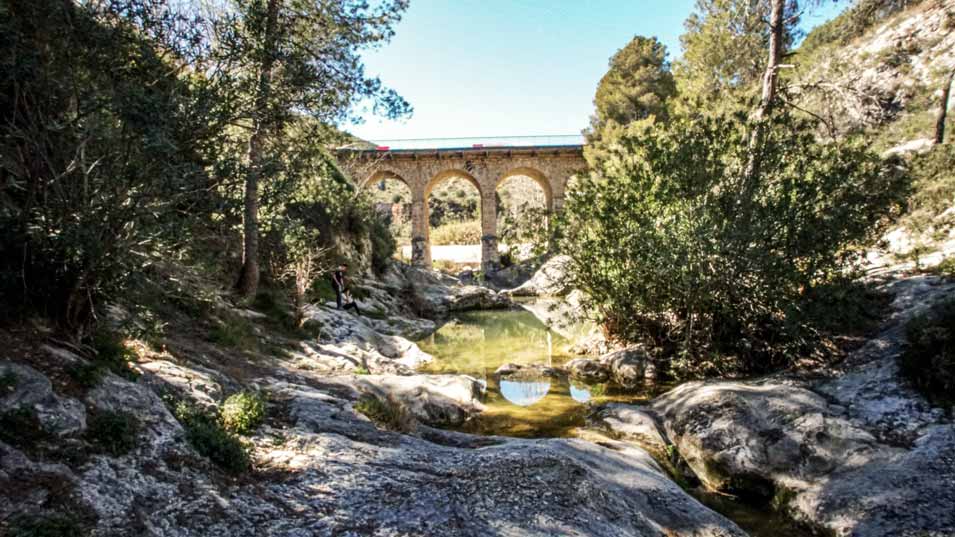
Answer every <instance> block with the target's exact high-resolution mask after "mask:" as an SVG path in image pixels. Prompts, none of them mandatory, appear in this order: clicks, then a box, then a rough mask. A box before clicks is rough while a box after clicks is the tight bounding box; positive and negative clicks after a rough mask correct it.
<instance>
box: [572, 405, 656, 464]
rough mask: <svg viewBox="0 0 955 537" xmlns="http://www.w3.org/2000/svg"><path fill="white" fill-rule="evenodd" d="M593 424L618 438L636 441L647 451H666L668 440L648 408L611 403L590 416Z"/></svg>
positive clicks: (589, 420)
mask: <svg viewBox="0 0 955 537" xmlns="http://www.w3.org/2000/svg"><path fill="white" fill-rule="evenodd" d="M588 422H589V423H590V425H591V426H594V427H597V428H600V429H603V430H605V431H607V432H609V433H611V434H612V435H614V436H615V437H616V438H619V439H621V440H628V441H631V442H635V443H636V444H637V445H639V446H640V447H642V448H644V449H646V450H647V451H650V452H653V453H656V454H658V455H662V454H665V453H666V448H667V441H666V440H665V439H664V437H663V434H662V433H661V432H660V427H659V425H658V424H657V419H656V417H654V416H653V415H652V414H651V413H650V412H649V411H648V410H646V409H644V408H641V407H638V406H635V405H626V404H622V403H609V404H606V405H603V406H601V407H600V408H598V409H597V410H596V411H595V412H594V413H593V414H592V415H591V416H589V418H588Z"/></svg>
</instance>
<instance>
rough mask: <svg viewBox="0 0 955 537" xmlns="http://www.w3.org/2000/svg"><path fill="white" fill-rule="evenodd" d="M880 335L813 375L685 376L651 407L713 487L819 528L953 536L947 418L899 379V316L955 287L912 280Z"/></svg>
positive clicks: (900, 284)
mask: <svg viewBox="0 0 955 537" xmlns="http://www.w3.org/2000/svg"><path fill="white" fill-rule="evenodd" d="M890 289H891V290H893V291H895V293H896V297H895V299H894V301H893V303H892V308H891V311H890V313H889V315H888V319H887V320H886V322H885V323H884V324H883V327H882V329H881V330H880V332H879V333H878V334H877V335H876V336H875V337H874V338H872V339H871V340H870V341H869V342H868V343H867V344H866V345H863V346H862V347H860V348H859V349H857V350H855V351H853V352H852V353H851V354H850V355H849V356H848V357H847V358H846V360H845V365H844V366H843V367H844V369H843V370H842V371H837V372H836V374H835V375H833V376H831V377H829V378H823V379H821V380H802V379H799V378H796V377H789V376H786V375H777V376H773V377H768V378H765V379H761V380H756V381H747V382H735V381H721V382H691V383H687V384H684V385H681V386H680V387H678V388H676V389H674V390H672V391H670V392H668V393H666V394H664V395H662V396H660V397H659V398H657V399H656V400H655V401H654V402H653V404H652V407H651V408H652V410H653V411H654V412H655V413H656V414H657V415H658V416H659V417H660V421H661V422H662V425H663V428H664V430H665V432H666V435H667V437H668V438H669V440H670V441H671V442H672V443H673V445H674V446H675V447H676V449H677V450H678V451H679V453H680V454H681V455H682V456H683V458H684V459H685V460H686V462H687V463H688V464H689V465H690V467H691V468H692V469H693V470H694V471H695V473H696V474H697V476H698V477H699V478H700V479H701V480H702V481H703V482H704V483H705V484H706V485H707V486H709V487H710V488H713V489H717V490H723V491H729V492H734V493H740V494H748V495H755V496H761V497H764V498H769V497H771V496H774V497H775V501H776V503H777V505H780V506H781V507H783V508H784V509H786V511H787V512H788V513H790V514H791V515H792V516H793V517H795V518H796V519H798V520H801V521H802V522H805V523H806V524H809V525H811V526H813V527H814V528H816V529H817V530H818V531H820V532H823V533H831V534H834V535H846V536H849V535H851V536H854V537H890V536H909V535H911V536H915V535H931V536H936V535H938V536H943V535H953V534H955V509H952V508H951V506H953V505H955V487H952V483H955V455H953V453H955V423H953V422H952V420H951V419H950V418H948V417H946V416H945V415H944V412H942V411H941V410H940V409H936V408H932V406H931V405H930V404H928V402H927V401H925V400H924V399H923V398H922V397H921V396H920V395H919V394H918V393H916V392H914V391H913V390H912V389H911V388H910V387H908V386H907V385H906V383H905V381H904V380H903V379H901V378H900V374H899V370H898V366H897V364H896V357H897V356H898V355H899V353H900V352H901V351H902V348H903V345H904V329H903V327H904V323H905V321H906V320H907V319H909V318H911V317H912V315H914V314H916V313H919V312H921V311H924V310H925V308H926V307H928V305H930V304H931V303H932V302H933V301H935V300H939V299H942V298H944V297H946V296H950V294H951V292H953V291H955V285H953V284H951V283H943V282H942V281H941V280H938V279H937V278H932V277H926V276H913V277H909V278H904V279H901V280H898V281H896V282H895V283H892V284H891V285H890Z"/></svg>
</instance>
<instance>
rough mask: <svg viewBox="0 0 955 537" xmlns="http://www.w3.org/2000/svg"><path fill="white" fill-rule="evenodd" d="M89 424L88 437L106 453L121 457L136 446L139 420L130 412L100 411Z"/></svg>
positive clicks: (93, 415) (91, 417)
mask: <svg viewBox="0 0 955 537" xmlns="http://www.w3.org/2000/svg"><path fill="white" fill-rule="evenodd" d="M87 425H88V426H87V430H86V439H87V440H88V441H89V442H90V443H91V444H93V445H94V446H96V447H98V448H99V449H101V450H102V451H104V452H105V453H108V454H110V455H112V456H114V457H119V456H121V455H125V454H126V453H129V452H130V450H132V449H133V448H134V447H136V442H137V437H138V435H139V430H140V426H139V420H137V419H136V417H135V416H133V415H132V414H130V413H128V412H114V411H99V412H96V413H94V414H92V415H91V416H90V419H89V423H88V424H87Z"/></svg>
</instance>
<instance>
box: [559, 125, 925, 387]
mask: <svg viewBox="0 0 955 537" xmlns="http://www.w3.org/2000/svg"><path fill="white" fill-rule="evenodd" d="M746 126H747V120H746V118H745V117H743V116H741V115H723V116H717V117H707V118H674V119H673V120H672V121H670V122H669V123H667V124H665V125H664V124H659V123H655V122H653V121H652V120H648V121H641V122H637V123H633V124H631V125H630V126H629V127H628V128H627V131H626V132H625V133H624V135H623V136H622V137H621V138H620V142H619V144H616V145H615V146H613V147H612V148H611V149H610V151H609V155H608V158H607V159H606V160H605V161H604V162H602V163H601V164H600V169H596V170H594V171H592V172H591V173H590V174H589V175H588V176H584V177H581V178H579V179H578V180H577V182H576V183H575V188H574V189H573V190H571V191H570V192H569V193H568V198H567V201H566V204H565V219H566V221H565V222H564V223H563V225H564V226H565V231H564V233H563V234H564V237H563V239H562V249H563V251H565V252H567V253H568V254H569V255H570V256H571V258H572V262H571V265H570V269H571V270H570V280H571V281H570V283H572V284H573V285H575V286H576V287H577V288H579V289H582V290H583V291H585V292H586V293H587V294H588V295H589V296H590V305H591V306H592V307H593V309H594V310H595V311H597V312H598V315H599V316H600V319H599V321H601V322H602V323H603V324H604V326H605V327H606V329H607V330H608V331H609V332H610V333H611V335H613V336H615V337H618V338H622V339H626V340H631V341H641V342H645V343H647V344H648V345H649V346H650V347H651V348H653V349H655V351H656V352H658V353H659V354H660V355H661V356H662V357H664V358H669V359H671V360H672V359H675V358H680V359H681V360H682V361H683V363H686V364H690V365H693V364H694V363H695V364H698V365H706V363H708V362H711V361H712V358H713V357H714V356H718V355H724V356H727V357H731V358H734V360H732V362H733V363H736V364H738V365H737V366H736V367H738V368H741V369H744V370H746V371H751V372H758V371H764V370H768V369H772V368H774V367H779V366H781V365H784V364H785V363H786V361H787V360H788V359H789V358H790V357H791V356H793V355H795V354H796V353H801V352H805V351H807V350H808V349H807V347H810V344H812V343H814V341H815V339H814V338H815V336H814V334H815V328H814V326H813V324H814V323H813V320H812V319H807V318H805V317H804V316H802V315H801V314H800V311H801V310H802V309H803V308H802V306H803V303H804V302H805V300H806V299H807V297H808V296H809V295H810V293H809V291H810V290H811V289H813V288H815V287H817V286H819V285H822V284H825V283H826V282H829V281H831V280H832V279H833V277H835V276H836V275H839V274H841V273H842V272H843V271H844V270H845V269H846V268H847V267H848V266H850V265H851V263H852V262H853V261H854V260H855V259H857V252H858V250H857V248H858V247H860V246H862V245H864V244H867V243H868V241H871V240H873V239H874V238H875V237H876V236H877V233H878V232H879V231H880V229H881V227H882V224H883V223H884V222H885V221H886V217H887V216H890V215H891V214H892V213H893V211H897V210H899V209H900V206H901V203H902V200H903V199H904V196H905V194H906V192H907V185H908V183H907V176H905V174H903V173H901V172H900V171H898V168H896V167H889V166H887V165H886V164H885V163H883V162H882V161H881V160H880V159H879V157H878V156H877V155H875V154H873V153H871V152H870V151H868V150H867V149H865V147H864V146H863V144H861V143H859V142H858V141H851V140H850V141H841V142H835V143H831V144H825V145H824V144H819V143H817V142H816V141H815V138H814V135H813V126H812V125H811V124H810V123H808V122H804V121H801V120H798V119H794V118H792V117H790V116H788V115H786V114H778V115H777V116H775V117H774V118H773V119H772V120H771V122H770V124H769V125H768V126H767V131H766V132H767V135H766V140H765V143H764V144H763V145H762V147H761V150H760V151H759V153H758V155H757V156H758V160H759V163H760V166H759V170H760V171H759V173H758V174H755V175H752V176H750V175H747V174H746V172H745V170H746V167H747V162H748V156H749V136H748V133H747V129H746V128H745V127H746ZM810 348H815V346H811V347H810ZM691 369H693V368H691ZM704 371H705V368H703V369H697V371H696V373H700V372H704Z"/></svg>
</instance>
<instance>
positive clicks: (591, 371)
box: [564, 358, 610, 384]
mask: <svg viewBox="0 0 955 537" xmlns="http://www.w3.org/2000/svg"><path fill="white" fill-rule="evenodd" d="M564 369H566V370H567V374H568V375H570V377H571V378H572V379H575V380H579V381H580V382H583V383H584V384H597V383H601V382H607V381H608V380H610V368H609V367H607V365H606V364H604V363H601V362H599V361H597V360H590V359H587V358H575V359H573V360H571V361H569V362H567V363H566V364H564Z"/></svg>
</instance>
